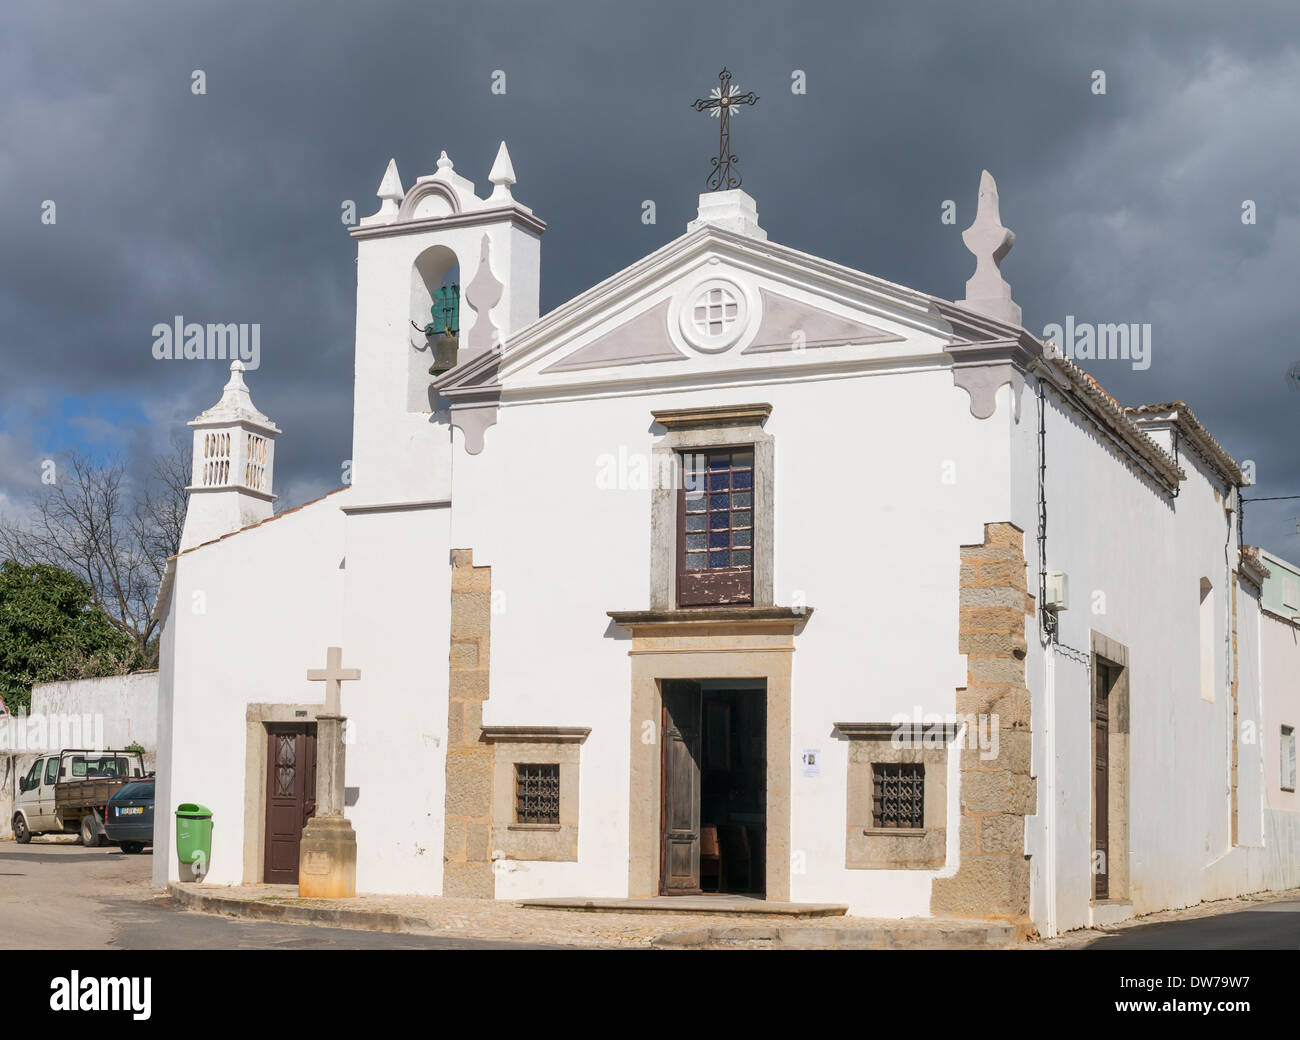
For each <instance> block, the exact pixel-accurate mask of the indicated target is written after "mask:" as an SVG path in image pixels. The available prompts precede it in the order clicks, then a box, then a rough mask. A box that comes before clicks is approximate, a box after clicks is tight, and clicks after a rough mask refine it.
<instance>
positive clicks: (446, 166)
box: [438, 148, 453, 171]
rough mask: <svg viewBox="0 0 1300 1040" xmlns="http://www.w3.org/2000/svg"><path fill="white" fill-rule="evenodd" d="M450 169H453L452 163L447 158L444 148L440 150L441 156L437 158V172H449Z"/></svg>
mask: <svg viewBox="0 0 1300 1040" xmlns="http://www.w3.org/2000/svg"><path fill="white" fill-rule="evenodd" d="M452 168H453V167H452V162H451V160H450V159H448V158H447V149H445V148H444V149H443V150H442V154H440V155H439V156H438V169H439V171H441V170H450V169H452Z"/></svg>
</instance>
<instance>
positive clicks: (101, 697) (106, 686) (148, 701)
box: [0, 671, 158, 839]
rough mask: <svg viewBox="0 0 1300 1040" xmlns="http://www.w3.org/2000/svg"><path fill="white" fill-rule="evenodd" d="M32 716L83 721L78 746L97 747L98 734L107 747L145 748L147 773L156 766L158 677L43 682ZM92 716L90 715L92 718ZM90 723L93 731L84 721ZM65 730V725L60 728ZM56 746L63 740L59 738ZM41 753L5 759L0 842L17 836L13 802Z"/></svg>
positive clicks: (36, 689)
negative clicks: (24, 777) (20, 778)
mask: <svg viewBox="0 0 1300 1040" xmlns="http://www.w3.org/2000/svg"><path fill="white" fill-rule="evenodd" d="M30 713H31V715H34V716H35V715H42V716H44V717H45V719H46V720H47V722H46V724H47V725H48V724H49V722H50V721H51V720H58V719H71V718H75V719H76V720H77V723H78V725H77V728H76V732H78V733H81V734H82V736H81V739H80V740H79V741H78V743H81V744H83V745H85V746H93V741H92V740H91V737H92V735H93V736H97V737H98V738H99V740H101V741H102V744H103V746H104V747H107V748H123V747H126V746H127V745H128V744H139V745H140V746H141V747H142V748H144V755H143V758H144V766H145V769H146V770H152V769H155V768H156V761H157V751H158V673H157V672H156V671H148V672H133V673H132V674H130V675H109V676H105V677H103V678H100V679H76V680H72V681H69V682H53V683H37V684H36V685H35V686H33V687H32V703H31V709H30ZM87 716H88V717H89V718H88V719H87ZM83 721H84V722H86V723H88V724H89V727H90V728H89V729H87V727H86V725H83V724H82V723H83ZM60 729H61V730H62V727H60ZM54 740H55V743H58V742H59V737H58V736H57V735H56V737H55V738H54ZM39 750H49V749H35V750H33V751H31V752H25V753H18V749H15V752H14V753H13V754H4V755H0V839H5V838H9V837H11V836H12V835H13V827H12V820H13V804H14V798H15V796H16V795H17V792H18V777H20V776H23V775H25V774H26V772H27V770H29V769H30V768H31V767H32V763H33V762H34V761H35V760H36V758H37V752H38V751H39Z"/></svg>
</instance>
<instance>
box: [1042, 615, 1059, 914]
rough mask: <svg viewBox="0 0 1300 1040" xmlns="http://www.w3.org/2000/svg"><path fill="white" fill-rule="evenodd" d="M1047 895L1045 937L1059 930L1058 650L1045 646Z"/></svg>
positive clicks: (1044, 754)
mask: <svg viewBox="0 0 1300 1040" xmlns="http://www.w3.org/2000/svg"><path fill="white" fill-rule="evenodd" d="M1043 744H1044V748H1043V752H1044V753H1043V778H1042V779H1043V787H1044V789H1045V790H1044V797H1043V803H1044V806H1043V808H1044V812H1043V898H1044V902H1045V903H1046V905H1047V920H1046V921H1045V922H1044V929H1043V930H1044V937H1045V938H1048V939H1051V938H1054V937H1055V936H1056V934H1057V931H1056V654H1055V653H1054V652H1053V650H1052V643H1051V641H1050V640H1048V641H1047V643H1046V644H1045V645H1044V646H1043Z"/></svg>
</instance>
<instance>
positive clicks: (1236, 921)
mask: <svg viewBox="0 0 1300 1040" xmlns="http://www.w3.org/2000/svg"><path fill="white" fill-rule="evenodd" d="M1085 949H1088V950H1300V900H1289V901H1281V902H1276V903H1262V904H1260V905H1259V906H1252V907H1250V908H1249V909H1247V910H1238V911H1236V912H1234V913H1230V914H1216V915H1214V916H1213V917H1198V918H1194V919H1192V920H1188V921H1166V922H1163V923H1160V924H1144V925H1135V926H1134V927H1132V928H1125V929H1123V930H1122V931H1119V932H1116V933H1115V934H1114V935H1108V936H1106V938H1104V939H1098V940H1097V941H1096V942H1092V943H1089V944H1088V945H1087V946H1086V947H1085Z"/></svg>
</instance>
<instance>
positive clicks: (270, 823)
mask: <svg viewBox="0 0 1300 1040" xmlns="http://www.w3.org/2000/svg"><path fill="white" fill-rule="evenodd" d="M266 730H267V732H266V858H265V860H264V862H263V869H262V878H263V880H264V881H265V882H266V883H267V884H269V885H296V884H297V883H298V849H299V845H300V844H301V843H302V830H303V828H304V827H305V826H306V825H307V821H308V820H309V819H311V818H312V817H313V816H315V815H316V726H315V724H314V723H301V724H294V725H268V726H267V727H266Z"/></svg>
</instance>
